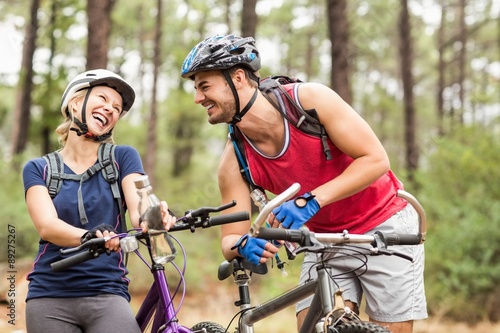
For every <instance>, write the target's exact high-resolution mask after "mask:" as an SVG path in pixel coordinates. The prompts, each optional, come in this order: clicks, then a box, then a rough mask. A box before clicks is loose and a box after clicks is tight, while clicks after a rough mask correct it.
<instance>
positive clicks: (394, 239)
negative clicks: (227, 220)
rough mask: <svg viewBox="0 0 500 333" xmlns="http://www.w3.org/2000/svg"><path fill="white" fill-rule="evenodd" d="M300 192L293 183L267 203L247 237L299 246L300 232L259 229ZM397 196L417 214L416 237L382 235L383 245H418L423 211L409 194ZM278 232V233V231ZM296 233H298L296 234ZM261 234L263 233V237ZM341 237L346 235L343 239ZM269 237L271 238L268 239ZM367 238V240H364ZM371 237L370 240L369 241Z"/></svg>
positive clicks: (359, 238) (323, 238)
mask: <svg viewBox="0 0 500 333" xmlns="http://www.w3.org/2000/svg"><path fill="white" fill-rule="evenodd" d="M299 190H300V184H298V183H294V184H292V186H290V187H289V188H288V189H286V190H285V191H284V192H282V193H281V194H280V195H278V196H277V197H275V198H274V199H272V200H271V201H269V202H268V203H267V204H266V205H265V206H264V208H263V209H262V210H261V211H260V213H259V215H257V217H256V218H255V221H254V223H253V224H252V226H251V228H250V230H249V235H250V236H253V237H257V238H264V239H267V240H284V241H292V242H296V243H299V244H300V241H301V240H302V241H303V237H304V235H302V234H301V231H297V230H287V229H282V228H261V226H262V224H263V222H264V221H265V219H266V218H267V216H268V215H269V214H270V213H271V212H272V210H273V209H274V208H276V207H278V206H279V205H281V204H282V203H283V202H285V201H286V200H288V199H290V198H291V197H293V196H294V195H295V194H296V193H297V192H298V191H299ZM397 196H398V197H400V198H403V199H405V200H406V201H408V203H409V204H411V205H412V206H413V208H415V210H416V212H417V214H418V221H419V224H418V233H417V234H416V235H412V234H387V235H383V237H382V238H383V239H384V243H386V246H387V245H418V244H421V243H423V242H424V241H425V237H426V216H425V210H424V208H423V207H422V205H421V204H420V202H418V200H417V199H416V198H415V197H414V196H413V195H411V194H410V193H408V192H406V191H404V190H398V191H397ZM278 230H279V231H278ZM297 232H298V233H297ZM262 233H264V235H266V236H263V235H262ZM343 235H348V237H345V236H343ZM270 237H271V238H270ZM315 237H316V239H317V240H319V241H320V242H327V243H342V242H343V243H345V242H346V241H347V239H349V241H350V242H351V243H353V242H356V243H370V242H371V241H373V236H363V235H354V234H353V235H350V234H346V233H345V232H344V234H342V233H337V234H328V233H326V234H325V233H318V234H315ZM332 237H333V238H332ZM366 237H368V239H367V238H366ZM370 237H371V240H370V239H369V238H370Z"/></svg>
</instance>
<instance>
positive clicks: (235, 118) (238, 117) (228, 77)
mask: <svg viewBox="0 0 500 333" xmlns="http://www.w3.org/2000/svg"><path fill="white" fill-rule="evenodd" d="M222 74H224V77H225V78H226V81H227V83H228V84H229V87H230V88H231V91H232V92H233V96H234V102H235V104H236V105H235V107H236V114H235V115H234V116H233V120H231V124H233V125H235V124H236V123H239V122H240V121H241V118H243V116H244V115H245V113H247V112H248V110H250V108H251V107H252V105H253V103H254V102H255V100H256V99H257V93H258V91H259V89H255V91H254V93H253V95H252V98H250V101H248V103H247V105H246V106H245V107H244V108H243V110H241V111H240V98H239V96H238V93H237V92H236V87H235V86H234V83H233V80H232V78H231V75H229V71H228V70H222Z"/></svg>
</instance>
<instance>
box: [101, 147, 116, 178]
mask: <svg viewBox="0 0 500 333" xmlns="http://www.w3.org/2000/svg"><path fill="white" fill-rule="evenodd" d="M115 149H116V146H115V145H114V144H111V143H107V142H103V143H101V145H100V146H99V150H98V151H97V158H98V160H99V164H100V165H101V168H102V169H101V172H102V175H103V177H104V179H106V181H107V182H108V183H110V184H112V183H115V182H116V181H118V176H119V170H118V167H117V165H116V163H115Z"/></svg>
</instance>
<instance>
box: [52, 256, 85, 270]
mask: <svg viewBox="0 0 500 333" xmlns="http://www.w3.org/2000/svg"><path fill="white" fill-rule="evenodd" d="M93 258H94V254H92V253H91V252H90V251H85V252H82V253H78V254H75V255H74V256H71V257H68V258H64V259H62V260H59V261H55V262H53V263H51V264H50V268H52V271H53V272H61V271H63V270H65V269H67V268H70V267H72V266H74V265H76V264H79V263H82V262H84V261H87V260H89V259H93Z"/></svg>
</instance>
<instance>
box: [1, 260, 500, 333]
mask: <svg viewBox="0 0 500 333" xmlns="http://www.w3.org/2000/svg"><path fill="white" fill-rule="evenodd" d="M26 266H27V267H23V268H24V269H22V270H20V271H23V273H20V271H19V272H17V273H16V274H15V290H14V292H15V297H10V296H9V295H8V293H9V291H10V292H12V291H13V289H12V288H11V285H10V280H9V277H10V275H9V273H8V270H7V269H5V267H1V265H0V268H1V269H0V281H1V283H0V332H2V333H25V332H26V327H25V319H24V310H25V302H24V299H25V296H26V292H27V281H26V273H24V272H27V271H28V270H29V268H28V264H27V265H26ZM237 296H238V295H237V292H236V290H235V287H234V286H233V285H230V286H224V285H218V286H217V287H214V288H210V289H209V290H208V291H207V292H206V293H202V294H201V295H200V294H197V295H189V297H186V299H185V300H184V303H183V304H182V307H181V310H180V312H179V314H178V318H179V321H180V322H181V323H182V324H183V325H186V326H188V327H191V326H192V325H194V324H196V323H198V322H199V321H213V322H217V323H219V324H221V325H222V326H224V327H229V330H228V332H234V327H235V326H236V323H234V322H231V320H232V319H233V317H234V315H235V314H236V312H237V308H236V307H235V306H234V304H233V303H234V301H235V300H236V297H237ZM143 297H144V295H142V294H139V295H133V296H132V303H131V305H132V308H133V309H134V310H137V309H138V306H139V305H140V303H141V301H142V299H143ZM253 301H254V302H255V303H258V302H259V300H258V299H253ZM12 304H14V305H12ZM295 331H296V326H295V313H294V308H293V307H291V308H287V309H285V310H283V311H281V312H279V313H277V314H274V315H273V316H271V317H270V318H267V319H264V320H263V321H261V322H259V323H257V324H255V332H257V333H259V332H265V333H267V332H274V333H290V332H295ZM117 332H119V329H118V330H117ZM450 332H453V333H500V324H491V323H486V322H485V323H480V324H478V325H475V326H472V327H471V326H468V325H466V324H463V323H453V322H449V321H445V320H442V319H440V318H429V319H427V320H423V321H418V322H416V323H415V326H414V333H450Z"/></svg>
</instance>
